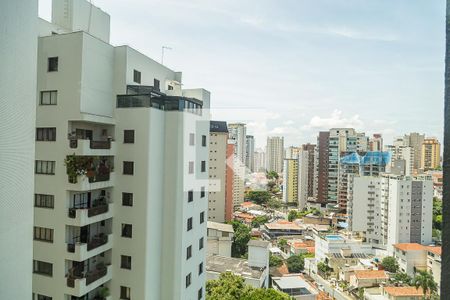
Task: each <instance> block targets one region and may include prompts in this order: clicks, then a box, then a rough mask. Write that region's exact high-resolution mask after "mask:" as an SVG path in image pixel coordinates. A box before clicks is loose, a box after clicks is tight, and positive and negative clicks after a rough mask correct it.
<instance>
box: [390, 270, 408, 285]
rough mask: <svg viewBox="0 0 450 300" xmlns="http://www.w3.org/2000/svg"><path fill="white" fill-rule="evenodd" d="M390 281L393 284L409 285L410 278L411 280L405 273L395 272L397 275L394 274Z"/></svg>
mask: <svg viewBox="0 0 450 300" xmlns="http://www.w3.org/2000/svg"><path fill="white" fill-rule="evenodd" d="M391 281H392V282H394V283H403V284H407V285H410V284H411V281H412V278H411V276H409V275H408V274H406V273H403V272H397V273H395V275H394V276H393V277H391Z"/></svg>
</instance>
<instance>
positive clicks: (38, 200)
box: [34, 194, 55, 208]
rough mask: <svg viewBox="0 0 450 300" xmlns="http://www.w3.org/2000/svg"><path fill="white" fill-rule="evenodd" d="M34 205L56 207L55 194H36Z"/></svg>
mask: <svg viewBox="0 0 450 300" xmlns="http://www.w3.org/2000/svg"><path fill="white" fill-rule="evenodd" d="M34 206H35V207H44V208H54V207H55V196H54V195H44V194H34Z"/></svg>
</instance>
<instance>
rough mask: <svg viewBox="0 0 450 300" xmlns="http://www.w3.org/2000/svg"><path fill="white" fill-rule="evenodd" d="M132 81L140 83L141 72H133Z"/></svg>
mask: <svg viewBox="0 0 450 300" xmlns="http://www.w3.org/2000/svg"><path fill="white" fill-rule="evenodd" d="M133 81H134V82H136V83H141V72H139V71H138V70H134V71H133Z"/></svg>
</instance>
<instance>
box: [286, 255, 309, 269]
mask: <svg viewBox="0 0 450 300" xmlns="http://www.w3.org/2000/svg"><path fill="white" fill-rule="evenodd" d="M286 265H287V267H288V270H289V273H300V272H301V271H303V269H304V268H305V259H304V257H303V255H292V256H291V257H289V258H288V259H287V260H286Z"/></svg>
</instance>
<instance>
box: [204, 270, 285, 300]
mask: <svg viewBox="0 0 450 300" xmlns="http://www.w3.org/2000/svg"><path fill="white" fill-rule="evenodd" d="M206 299H207V300H252V299H261V300H289V299H290V298H289V296H288V295H287V294H285V293H281V292H278V291H275V290H273V289H262V288H253V287H251V286H249V285H247V284H245V282H244V279H243V278H242V277H241V276H238V275H234V274H232V273H230V272H226V273H222V274H220V277H219V279H216V280H208V281H207V282H206Z"/></svg>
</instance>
